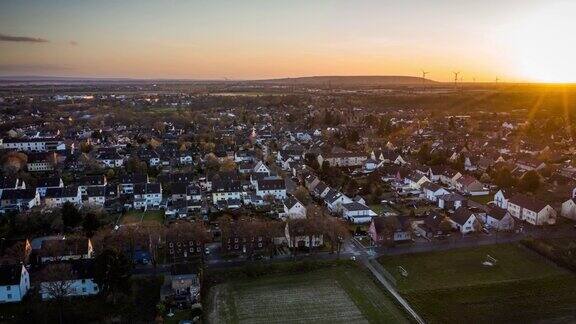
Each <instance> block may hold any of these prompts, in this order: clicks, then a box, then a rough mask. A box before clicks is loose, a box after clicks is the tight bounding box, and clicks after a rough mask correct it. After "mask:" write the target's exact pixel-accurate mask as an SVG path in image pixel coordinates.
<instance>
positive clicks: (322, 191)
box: [312, 181, 331, 198]
mask: <svg viewBox="0 0 576 324" xmlns="http://www.w3.org/2000/svg"><path fill="white" fill-rule="evenodd" d="M330 189H331V188H330V187H328V185H326V183H324V182H323V181H320V182H319V183H318V184H317V185H316V186H315V187H314V189H313V190H312V195H314V196H315V197H319V198H324V197H326V195H327V194H328V192H330Z"/></svg>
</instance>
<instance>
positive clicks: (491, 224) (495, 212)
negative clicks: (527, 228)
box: [484, 205, 515, 231]
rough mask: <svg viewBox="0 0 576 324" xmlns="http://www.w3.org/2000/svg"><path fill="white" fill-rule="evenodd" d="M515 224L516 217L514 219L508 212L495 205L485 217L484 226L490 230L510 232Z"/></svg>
mask: <svg viewBox="0 0 576 324" xmlns="http://www.w3.org/2000/svg"><path fill="white" fill-rule="evenodd" d="M514 224H515V222H514V217H512V215H511V214H510V213H509V212H508V210H506V209H503V208H500V207H498V206H495V205H491V206H490V208H489V210H488V212H486V216H485V217H484V225H485V226H486V227H487V228H488V229H495V230H497V231H510V230H512V229H514Z"/></svg>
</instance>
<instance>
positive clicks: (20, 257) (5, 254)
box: [0, 239, 32, 265]
mask: <svg viewBox="0 0 576 324" xmlns="http://www.w3.org/2000/svg"><path fill="white" fill-rule="evenodd" d="M30 253H32V245H31V244H30V241H29V240H28V239H2V240H1V241H0V264H24V265H27V264H28V263H29V261H30Z"/></svg>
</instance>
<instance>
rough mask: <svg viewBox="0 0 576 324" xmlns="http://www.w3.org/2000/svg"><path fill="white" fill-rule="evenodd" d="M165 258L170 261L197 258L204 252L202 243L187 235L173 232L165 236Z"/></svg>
mask: <svg viewBox="0 0 576 324" xmlns="http://www.w3.org/2000/svg"><path fill="white" fill-rule="evenodd" d="M166 246H167V247H168V249H167V252H168V253H167V254H168V255H167V258H168V260H170V262H174V263H181V262H188V261H189V260H192V259H197V258H198V257H201V256H202V253H204V244H203V243H202V242H200V241H195V240H191V239H190V237H189V235H180V233H175V234H171V235H167V236H166Z"/></svg>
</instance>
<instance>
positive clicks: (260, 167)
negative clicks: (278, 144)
mask: <svg viewBox="0 0 576 324" xmlns="http://www.w3.org/2000/svg"><path fill="white" fill-rule="evenodd" d="M252 172H254V173H265V174H266V175H270V168H268V167H267V166H266V164H264V162H262V161H258V163H256V165H255V166H254V169H253V170H252Z"/></svg>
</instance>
